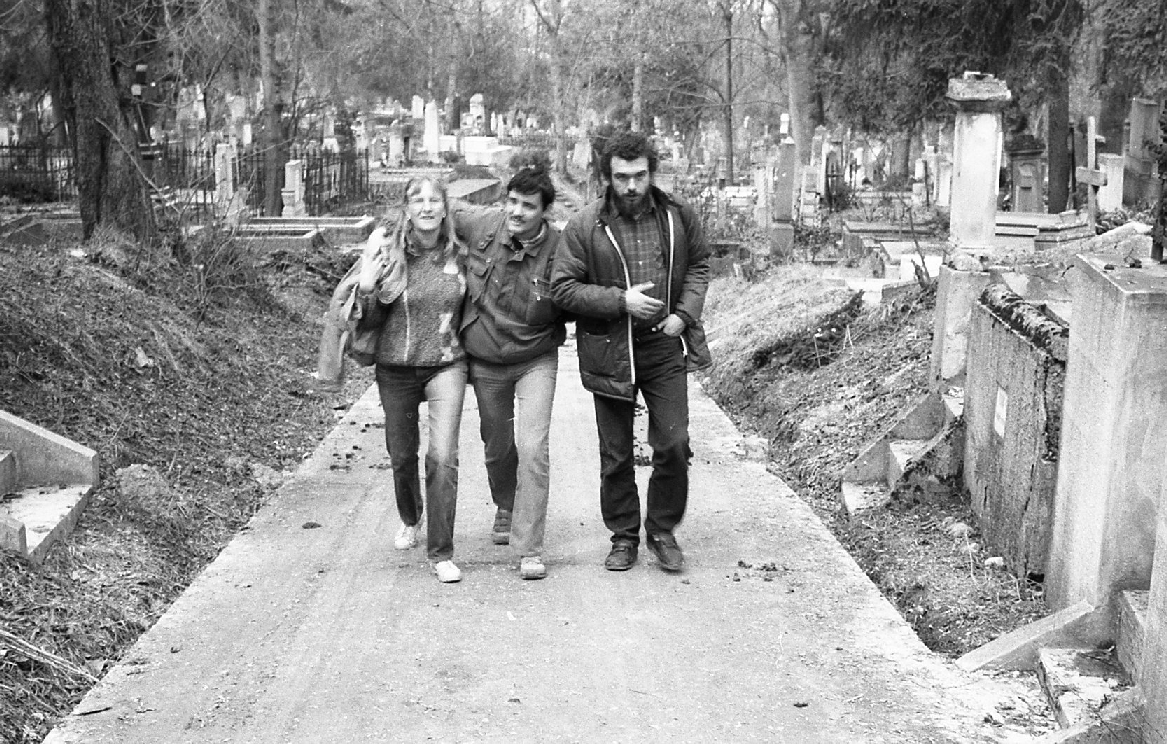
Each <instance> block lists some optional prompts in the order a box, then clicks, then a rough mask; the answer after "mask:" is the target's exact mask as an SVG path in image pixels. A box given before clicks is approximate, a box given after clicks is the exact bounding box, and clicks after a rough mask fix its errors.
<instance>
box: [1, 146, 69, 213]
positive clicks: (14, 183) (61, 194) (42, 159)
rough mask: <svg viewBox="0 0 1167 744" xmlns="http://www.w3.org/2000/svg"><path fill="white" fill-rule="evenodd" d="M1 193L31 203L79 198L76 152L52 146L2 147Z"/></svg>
mask: <svg viewBox="0 0 1167 744" xmlns="http://www.w3.org/2000/svg"><path fill="white" fill-rule="evenodd" d="M0 195H2V196H8V197H12V198H15V199H17V200H19V201H27V202H51V201H69V200H71V199H75V198H77V186H76V179H75V178H74V176H73V155H72V153H71V152H70V151H69V150H68V149H66V148H61V147H52V146H49V145H8V146H6V147H0Z"/></svg>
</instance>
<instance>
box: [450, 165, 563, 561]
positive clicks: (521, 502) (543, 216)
mask: <svg viewBox="0 0 1167 744" xmlns="http://www.w3.org/2000/svg"><path fill="white" fill-rule="evenodd" d="M554 201H555V186H554V184H552V182H551V178H550V177H549V176H548V175H547V172H546V171H545V170H543V169H542V168H540V167H538V166H535V167H527V168H523V169H521V170H520V171H519V172H518V173H516V174H515V175H514V176H513V177H512V178H511V179H510V181H509V182H508V183H507V198H506V206H505V207H504V208H503V210H502V214H501V215H500V214H499V211H498V210H497V209H494V210H482V209H474V208H471V207H466V208H462V209H456V211H455V224H456V225H457V226H458V228H459V231H460V232H462V233H463V234H464V235H465V236H466V239H467V240H466V242H467V245H468V255H467V260H466V301H465V305H464V307H463V310H462V326H461V338H462V346H463V348H465V350H466V353H467V355H468V356H469V359H470V372H469V375H470V382H471V384H472V385H473V386H474V395H475V397H476V398H477V400H478V412H479V417H480V419H481V434H482V443H483V446H484V447H485V450H486V473H487V480H488V481H489V483H490V493H491V498H492V499H493V500H494V503H495V506H496V512H495V519H494V526H493V529H492V531H491V535H492V538H493V540H494V542H495V544H499V545H505V544H507V543H508V542H509V543H510V545H511V547H512V549H513V551H514V552H515V553H516V554H517V555H518V558H519V575H520V576H521V577H522V578H524V579H542V578H543V577H545V576H546V575H547V568H546V566H545V565H544V563H543V558H542V552H543V533H544V527H545V525H546V521H547V501H548V495H549V491H550V452H549V445H548V436H549V434H550V431H551V402H552V399H553V398H554V397H555V380H556V376H557V374H558V371H559V346H560V345H561V344H562V343H563V341H564V338H565V336H566V330H565V328H564V321H563V313H562V312H561V311H560V309H559V308H558V307H557V306H556V305H555V303H554V302H553V301H552V300H551V283H550V281H549V277H550V271H551V260H552V258H554V256H555V251H556V248H557V246H558V245H559V230H557V229H556V228H555V227H554V226H553V225H551V224H550V222H548V221H547V209H548V208H549V207H550V206H551V204H552V203H553V202H554Z"/></svg>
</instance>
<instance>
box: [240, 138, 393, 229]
mask: <svg viewBox="0 0 1167 744" xmlns="http://www.w3.org/2000/svg"><path fill="white" fill-rule="evenodd" d="M288 160H289V161H291V160H299V161H301V162H302V163H303V164H304V207H305V209H307V211H308V214H310V215H314V216H315V215H322V214H327V213H328V212H333V211H336V210H338V209H340V208H342V207H345V206H348V205H352V204H357V203H360V202H364V201H368V200H369V199H370V198H371V191H370V188H369V153H368V151H367V150H354V151H348V152H331V151H329V150H323V149H321V148H318V147H293V148H291V150H290V151H289V153H288ZM266 164H267V152H266V151H264V150H261V149H258V148H252V149H248V150H245V151H242V152H240V153H239V159H238V164H237V166H236V168H235V188H236V189H240V188H246V189H248V193H247V206H248V207H250V208H251V209H253V210H255V211H256V213H257V214H262V213H263V208H264V205H263V202H264V199H263V173H264V169H265V167H266Z"/></svg>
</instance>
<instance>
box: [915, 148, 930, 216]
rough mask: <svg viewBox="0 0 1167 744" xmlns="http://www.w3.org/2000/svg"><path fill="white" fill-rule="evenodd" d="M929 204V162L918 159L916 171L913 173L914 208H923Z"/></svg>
mask: <svg viewBox="0 0 1167 744" xmlns="http://www.w3.org/2000/svg"><path fill="white" fill-rule="evenodd" d="M927 203H928V161H927V160H925V159H924V158H916V169H915V171H914V172H913V173H912V206H913V207H917V208H919V207H923V206H925V205H927Z"/></svg>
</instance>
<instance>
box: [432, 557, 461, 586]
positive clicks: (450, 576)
mask: <svg viewBox="0 0 1167 744" xmlns="http://www.w3.org/2000/svg"><path fill="white" fill-rule="evenodd" d="M434 573H436V574H437V575H438V581H440V582H442V583H443V584H453V583H455V582H457V581H461V580H462V569H460V568H458V567H457V566H455V565H454V562H453V561H440V562H438V563H435V564H434Z"/></svg>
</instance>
